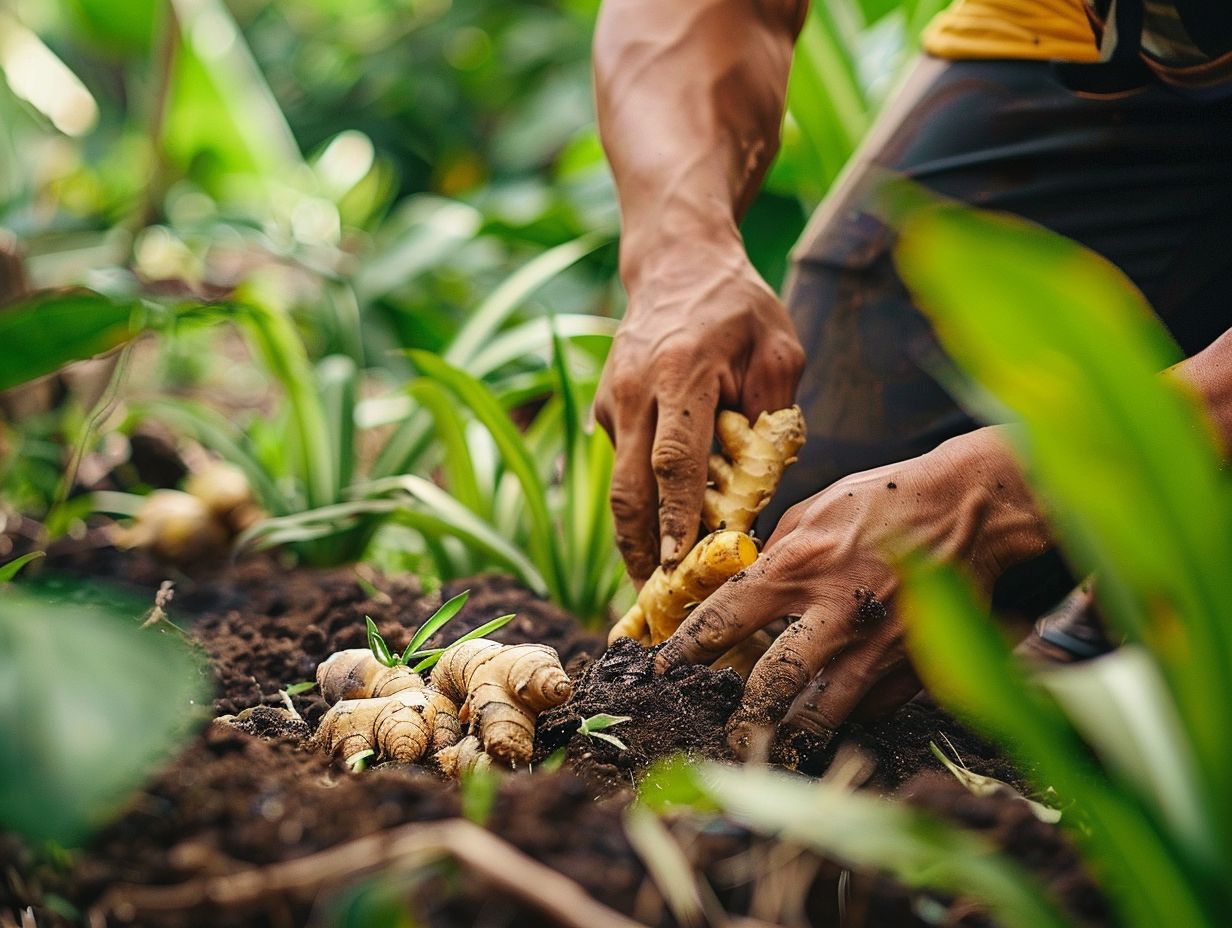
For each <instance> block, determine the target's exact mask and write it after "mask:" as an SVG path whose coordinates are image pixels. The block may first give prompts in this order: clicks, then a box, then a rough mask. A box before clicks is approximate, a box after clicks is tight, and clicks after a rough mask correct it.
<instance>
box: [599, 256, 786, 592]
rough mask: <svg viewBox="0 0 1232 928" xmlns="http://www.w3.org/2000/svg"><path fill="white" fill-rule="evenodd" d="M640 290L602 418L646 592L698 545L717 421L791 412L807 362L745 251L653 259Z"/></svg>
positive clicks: (619, 502) (620, 535) (619, 343)
mask: <svg viewBox="0 0 1232 928" xmlns="http://www.w3.org/2000/svg"><path fill="white" fill-rule="evenodd" d="M638 279H639V280H643V281H646V283H642V284H630V301H629V311H628V313H627V314H626V316H625V319H624V321H623V322H622V323H621V326H620V329H619V330H618V332H617V334H616V339H615V342H614V343H613V345H612V351H611V354H610V355H609V357H608V360H607V365H606V367H605V368H604V371H603V378H602V381H601V383H600V386H599V392H598V395H597V397H596V400H595V417H596V418H597V419H598V421H599V423H600V424H601V425H602V426H603V428H604V429H605V430H606V431H607V433H608V434H609V435H610V436H611V437H612V441H613V443H614V444H615V446H616V462H615V469H614V471H613V475H612V493H611V500H612V513H613V515H614V516H615V519H616V539H617V543H618V544H619V546H620V550H621V553H622V554H623V555H624V558H625V563H626V565H627V567H628V569H629V575H630V577H632V579H633V581H634V582H635V583H636V584H637V585H638V586H639V587H640V586H641V584H642V583H644V582H645V581H646V579H647V578H648V577H649V576H650V575H651V573H652V572H653V571H654V569H655V568H656V567H657V566H659V565H660V564H663V565H665V566H667V567H669V568H670V567H674V566H675V565H676V563H678V562H679V561H680V559H681V558H682V557H684V555H685V554H686V553H687V552H688V551H689V549H690V548H691V547H692V546H693V542H694V541H695V540H696V538H697V534H698V523H699V519H700V515H701V510H702V498H703V495H704V493H705V489H706V469H707V458H708V456H709V453H710V443H711V439H712V438H713V435H714V420H715V411H716V409H718V407H719V406H720V405H722V406H725V407H731V408H734V409H738V410H740V411H742V412H744V413H745V415H747V416H749V417H755V416H757V415H758V414H760V413H761V412H763V411H766V410H773V409H779V408H780V407H783V406H789V405H790V404H791V402H792V399H793V396H794V394H795V389H796V384H797V382H798V380H799V378H800V372H801V370H802V368H803V352H802V350H801V348H800V345H799V343H798V341H797V340H796V336H795V332H794V330H793V329H792V326H791V322H790V320H789V319H788V318H787V314H786V312H785V311H784V309H783V307H782V304H780V303H779V301H778V299H777V297H775V295H774V293H773V291H771V290H770V288H769V287H767V286H766V284H765V282H764V281H762V279H761V278H760V277H758V275H757V272H756V271H754V270H753V268H752V266H751V265H750V264H749V263H748V259H747V258H746V257H745V255H744V252H743V250H742V248H740V247H739V245H738V243H737V244H736V245H735V246H734V247H729V246H719V245H705V246H703V245H701V244H692V243H691V244H690V245H688V246H687V247H683V246H682V248H681V249H680V250H679V251H678V252H676V253H672V254H660V255H656V259H655V267H654V268H653V269H651V268H646V269H645V273H644V274H642V275H639V278H638ZM650 281H653V283H651V282H650Z"/></svg>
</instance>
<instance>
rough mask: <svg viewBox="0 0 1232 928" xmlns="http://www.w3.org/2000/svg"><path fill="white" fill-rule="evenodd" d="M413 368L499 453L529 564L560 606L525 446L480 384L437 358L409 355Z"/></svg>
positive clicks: (550, 534)
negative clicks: (518, 500) (454, 401)
mask: <svg viewBox="0 0 1232 928" xmlns="http://www.w3.org/2000/svg"><path fill="white" fill-rule="evenodd" d="M411 359H412V361H413V362H414V364H415V366H416V367H417V368H418V369H419V370H420V371H422V372H423V373H424V374H425V375H426V376H428V377H431V378H433V379H434V380H436V381H437V382H439V383H441V384H443V385H444V386H446V387H448V388H449V389H450V390H452V391H453V392H454V394H455V395H456V396H457V397H458V399H459V400H461V401H462V403H464V404H465V405H466V407H467V408H468V409H470V411H471V412H472V413H474V414H475V417H476V418H477V419H478V420H479V421H480V422H481V423H483V425H484V427H485V428H486V429H487V430H488V432H489V433H491V435H492V439H493V440H494V441H495V442H496V445H497V447H498V448H499V449H500V453H501V459H502V460H503V461H504V463H505V466H506V467H508V468H509V470H510V471H512V472H513V474H514V475H515V476H516V477H517V480H518V483H519V484H520V485H521V488H522V493H523V498H524V501H525V504H526V507H527V512H528V514H529V516H530V533H529V547H530V554H531V560H532V561H534V563H535V565H536V566H537V567H538V569H539V571H540V573H541V574H542V575H543V577H544V579H545V580H546V581H547V584H548V589H549V591H550V593H551V595H552V596H553V597H554V598H556V599H557V601H558V602H559V601H560V600H561V599H562V598H563V594H564V590H565V588H566V584H565V580H564V578H563V577H562V575H561V572H562V571H561V559H560V557H559V556H558V543H557V539H556V529H555V526H554V524H553V521H552V516H551V512H550V511H549V508H548V501H547V493H546V488H545V487H544V484H543V480H542V478H541V477H540V476H539V473H538V470H537V469H536V467H535V462H534V460H533V458H532V457H531V455H530V452H529V451H528V450H527V447H526V443H525V442H524V441H523V439H522V436H521V435H519V434H518V431H517V429H516V428H515V427H514V425H513V422H512V421H510V419H509V416H508V415H507V414H506V413H505V410H504V409H503V408H501V405H500V403H499V401H498V400H497V399H496V397H495V396H493V395H492V392H491V391H490V390H489V389H488V388H487V387H486V386H484V384H482V383H481V382H480V381H478V380H476V379H475V378H474V377H472V376H470V375H469V374H467V373H466V372H465V371H463V370H461V369H460V368H457V367H454V366H452V365H451V364H449V363H448V362H447V361H445V360H444V359H443V358H440V357H438V356H437V355H434V354H431V353H430V352H426V351H414V352H411Z"/></svg>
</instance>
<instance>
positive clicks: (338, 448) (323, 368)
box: [316, 354, 359, 499]
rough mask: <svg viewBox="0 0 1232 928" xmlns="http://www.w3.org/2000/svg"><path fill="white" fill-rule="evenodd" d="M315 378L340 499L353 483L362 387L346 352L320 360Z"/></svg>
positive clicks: (357, 370)
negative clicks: (358, 399)
mask: <svg viewBox="0 0 1232 928" xmlns="http://www.w3.org/2000/svg"><path fill="white" fill-rule="evenodd" d="M316 382H317V390H318V391H319V392H320V395H321V407H322V409H323V411H324V415H325V425H326V429H327V430H328V434H329V445H330V449H331V451H332V456H333V460H334V468H333V470H334V487H333V497H334V498H335V499H341V498H342V495H343V492H344V491H345V490H346V488H347V487H348V486H349V485H350V483H351V474H352V471H353V469H354V466H355V397H356V394H357V392H358V388H359V368H357V367H356V366H355V362H354V361H353V360H352V359H351V358H349V357H347V356H346V355H341V354H332V355H330V356H329V357H327V358H324V359H322V360H321V362H320V363H319V364H317V369H316Z"/></svg>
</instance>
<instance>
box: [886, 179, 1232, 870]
mask: <svg viewBox="0 0 1232 928" xmlns="http://www.w3.org/2000/svg"><path fill="white" fill-rule="evenodd" d="M897 201H898V202H897V207H896V208H897V209H898V210H899V211H900V212H902V213H903V218H901V223H900V224H901V231H902V240H901V243H900V244H899V246H898V248H897V252H896V257H897V260H898V264H899V268H900V270H901V272H902V274H903V278H904V280H905V281H906V282H907V284H908V286H909V287H910V288H911V289H912V292H913V293H914V294H915V295H916V297H917V299H918V300H919V302H920V304H921V305H922V307H923V308H924V310H925V311H926V312H927V313H928V315H929V316H930V318H931V319H932V320H933V321H934V324H935V326H936V330H937V334H938V336H939V338H940V339H941V342H942V344H943V346H944V347H945V348H946V350H947V352H948V353H949V354H950V355H951V356H952V357H953V358H954V360H955V361H956V362H957V363H958V364H959V366H960V367H961V368H962V369H963V370H964V371H965V372H966V373H967V374H969V375H970V376H971V377H972V378H974V379H975V380H977V381H978V382H979V383H980V384H981V385H982V386H983V387H984V388H985V389H987V390H988V391H989V392H990V393H991V394H992V395H994V396H995V397H996V398H997V399H998V400H999V401H1000V402H1001V403H1003V404H1004V405H1005V406H1006V407H1007V408H1008V409H1010V410H1011V411H1012V412H1013V413H1014V414H1015V415H1016V416H1017V417H1019V418H1020V419H1021V421H1022V425H1023V431H1022V432H1021V433H1015V434H1016V435H1018V436H1019V438H1020V445H1021V450H1022V453H1023V455H1024V457H1025V459H1026V461H1027V464H1028V467H1029V470H1030V474H1031V476H1032V479H1033V482H1034V484H1035V485H1036V486H1037V487H1038V489H1039V492H1040V495H1041V496H1042V498H1043V500H1044V502H1045V503H1046V504H1047V506H1048V509H1049V511H1050V513H1051V515H1052V520H1051V521H1052V524H1053V526H1054V527H1055V529H1056V531H1057V534H1058V536H1059V540H1060V542H1061V544H1062V546H1063V547H1064V549H1065V550H1066V552H1067V554H1068V555H1069V556H1070V558H1071V560H1072V561H1073V563H1074V564H1075V566H1076V567H1077V568H1078V570H1079V571H1080V572H1081V573H1088V572H1091V573H1095V574H1096V575H1097V576H1098V577H1099V597H1100V603H1101V607H1102V609H1103V610H1105V611H1106V614H1107V615H1108V617H1109V618H1110V619H1111V620H1112V621H1114V622H1115V623H1116V625H1117V626H1118V627H1119V628H1120V629H1121V630H1122V631H1123V632H1124V633H1125V634H1127V635H1128V636H1129V637H1130V638H1131V639H1132V640H1134V641H1139V642H1142V643H1143V644H1144V645H1145V646H1146V647H1147V648H1148V649H1149V650H1150V651H1151V653H1152V654H1153V655H1155V657H1156V659H1157V660H1158V662H1159V665H1160V667H1161V669H1162V671H1163V674H1164V678H1165V680H1166V681H1167V685H1168V689H1169V690H1170V691H1171V692H1172V693H1173V694H1174V696H1175V699H1176V702H1177V708H1178V710H1179V714H1180V718H1181V719H1182V721H1183V724H1184V725H1185V727H1186V729H1187V733H1188V737H1187V739H1186V740H1187V741H1188V742H1189V743H1190V744H1191V745H1192V747H1193V749H1194V752H1195V758H1196V760H1197V763H1198V769H1199V773H1200V776H1201V779H1202V791H1203V794H1204V798H1205V801H1206V802H1209V803H1210V807H1209V809H1210V814H1211V815H1212V817H1213V819H1214V820H1215V821H1216V822H1218V823H1219V830H1220V832H1221V835H1220V844H1221V853H1222V854H1223V855H1224V856H1225V858H1226V856H1227V855H1229V854H1232V794H1230V793H1229V792H1228V790H1227V789H1226V784H1227V783H1228V782H1232V751H1229V750H1228V747H1227V732H1228V730H1229V727H1232V705H1230V704H1229V702H1228V700H1227V698H1226V697H1227V692H1228V687H1229V685H1230V684H1232V624H1230V623H1229V622H1228V621H1227V617H1228V616H1229V615H1232V584H1229V583H1227V582H1226V578H1227V565H1228V564H1229V563H1232V486H1230V484H1229V479H1228V474H1227V472H1226V471H1225V470H1224V469H1223V467H1222V465H1221V463H1220V460H1221V456H1220V452H1219V449H1218V447H1217V443H1216V440H1215V432H1214V427H1213V426H1212V424H1211V423H1210V421H1209V419H1208V417H1207V415H1206V413H1205V411H1204V410H1203V409H1202V408H1201V405H1200V403H1199V402H1198V400H1197V398H1196V397H1195V396H1194V395H1193V394H1192V392H1191V391H1190V390H1188V389H1186V388H1185V387H1184V386H1183V385H1182V384H1181V383H1180V381H1179V380H1177V379H1176V378H1173V377H1165V376H1161V374H1160V372H1161V371H1162V370H1163V369H1164V368H1166V367H1167V366H1168V365H1169V364H1171V363H1173V362H1174V361H1176V360H1177V359H1178V354H1179V353H1178V351H1177V349H1176V346H1175V345H1174V344H1173V342H1172V341H1171V339H1170V338H1169V336H1168V334H1167V332H1166V330H1165V329H1164V327H1163V325H1162V324H1161V323H1160V322H1159V320H1158V319H1157V318H1156V317H1155V316H1154V314H1153V313H1152V312H1151V310H1150V308H1149V307H1148V306H1147V305H1146V303H1145V301H1144V300H1143V298H1142V296H1141V294H1140V293H1139V292H1138V291H1137V290H1136V289H1135V288H1134V286H1133V285H1132V284H1131V283H1130V282H1129V280H1127V279H1126V278H1125V277H1124V275H1122V274H1121V273H1120V272H1119V271H1117V270H1116V269H1115V268H1114V267H1113V266H1112V265H1111V264H1109V263H1108V262H1106V261H1105V260H1103V259H1102V258H1100V257H1098V256H1096V255H1095V254H1093V253H1092V252H1090V251H1087V250H1086V249H1084V248H1082V247H1081V246H1079V245H1077V244H1076V243H1074V242H1070V241H1068V240H1066V239H1063V238H1061V237H1060V236H1057V235H1053V234H1050V233H1048V232H1046V231H1044V230H1043V229H1040V228H1038V227H1036V226H1032V225H1029V224H1027V223H1025V222H1022V221H1020V220H1014V219H1011V218H1009V217H1005V216H994V215H988V214H980V213H975V212H973V211H970V210H964V209H959V208H957V207H954V206H951V205H946V204H942V203H938V202H932V201H929V200H928V199H927V198H925V197H924V196H923V195H922V194H921V193H920V192H919V191H918V190H913V189H907V188H902V189H900V190H899V192H898V194H897ZM958 267H962V268H963V269H964V270H963V273H961V274H957V273H955V272H954V270H953V269H954V268H958Z"/></svg>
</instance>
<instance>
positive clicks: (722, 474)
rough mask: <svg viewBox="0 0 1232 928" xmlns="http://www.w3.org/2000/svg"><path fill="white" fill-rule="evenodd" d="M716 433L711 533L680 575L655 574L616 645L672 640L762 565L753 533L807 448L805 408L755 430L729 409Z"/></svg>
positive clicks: (767, 415)
mask: <svg viewBox="0 0 1232 928" xmlns="http://www.w3.org/2000/svg"><path fill="white" fill-rule="evenodd" d="M715 435H716V437H717V438H718V442H719V447H720V448H721V449H722V451H721V453H719V454H712V455H711V456H710V461H709V485H708V486H707V488H706V497H705V502H704V504H703V506H702V522H703V524H704V525H705V527H706V528H707V530H708V531H709V532H710V534H708V535H706V536H705V537H703V538H702V539H701V540H700V541H698V542H697V544H695V545H694V546H693V548H692V549H691V550H690V551H689V553H688V554H686V555H685V556H684V558H682V559H681V561H680V563H679V564H677V565H676V568H675V569H674V570H670V571H668V570H664V569H663V568H662V567H659V568H657V569H656V570H655V572H654V573H653V574H651V575H650V579H649V580H647V581H646V584H645V585H644V586H643V587H642V589H641V591H640V592H639V593H638V596H637V602H636V603H635V604H634V605H633V607H632V608H631V609H630V610H629V611H628V612H626V613H625V614H624V616H622V617H621V619H620V620H619V621H618V622H617V623H616V624H615V625H613V626H612V630H611V632H610V633H609V634H608V643H609V644H610V643H612V642H614V641H615V640H616V639H617V638H624V637H628V638H634V639H636V640H638V641H640V642H641V643H642V644H644V645H652V644H658V643H659V642H661V641H666V640H667V639H668V638H669V637H670V636H671V634H672V632H674V631H675V630H676V629H677V628H679V627H680V624H681V623H682V622H683V621H684V620H685V618H686V617H687V616H688V614H689V612H690V611H692V610H693V609H694V608H695V607H696V606H697V605H698V603H700V602H701V601H702V600H704V599H705V598H706V597H707V596H709V595H710V594H711V593H713V592H714V591H715V590H717V589H718V588H719V587H720V586H722V585H723V584H724V583H725V582H727V580H729V579H730V578H731V577H733V576H735V575H736V574H737V573H739V572H740V571H741V570H743V569H744V568H746V567H748V566H749V565H750V564H752V563H753V561H754V560H756V558H757V554H758V549H757V545H756V543H755V542H754V540H753V537H752V536H751V535H750V534H749V532H750V530H751V529H752V528H753V522H754V520H756V518H757V515H758V513H760V512H761V511H762V509H764V508H765V507H766V504H767V503H769V502H770V498H771V497H772V496H773V495H774V491H775V490H776V489H778V485H779V481H780V480H781V479H782V476H783V471H784V470H786V469H787V467H788V465H790V464H792V463H793V462H794V461H795V460H796V455H797V454H798V453H799V451H800V448H801V447H803V445H804V416H803V415H802V414H801V412H800V407H799V406H790V407H788V408H787V409H779V410H776V411H774V412H763V413H762V414H761V415H760V416H758V417H757V422H756V423H754V424H752V425H750V424H749V420H748V419H746V418H745V417H744V416H743V415H741V414H740V413H738V412H733V411H731V410H724V411H723V412H721V413H719V416H718V419H717V421H716V422H715ZM722 661H723V659H722V658H720V661H719V663H722ZM745 663H747V657H746V658H745V659H744V660H742V661H741V664H742V665H743V664H745Z"/></svg>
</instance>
